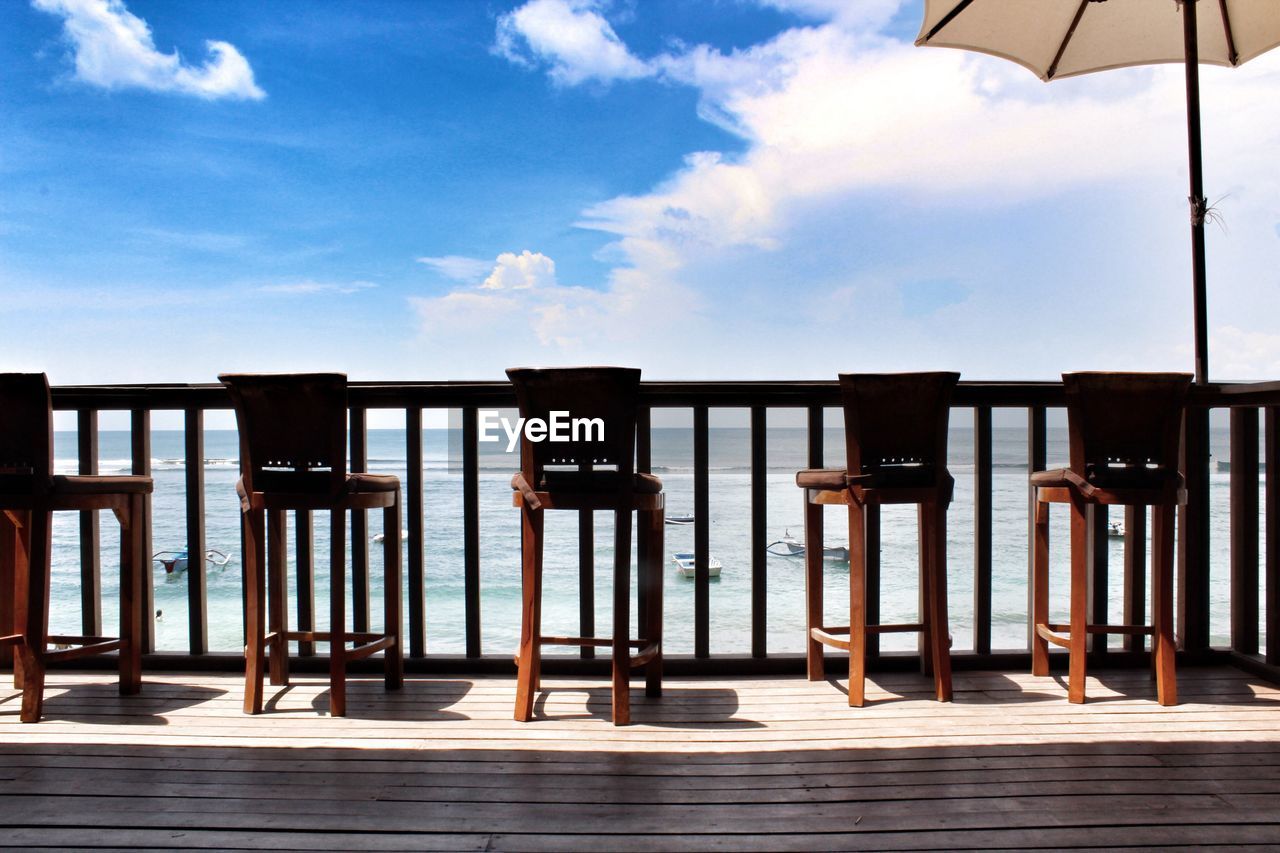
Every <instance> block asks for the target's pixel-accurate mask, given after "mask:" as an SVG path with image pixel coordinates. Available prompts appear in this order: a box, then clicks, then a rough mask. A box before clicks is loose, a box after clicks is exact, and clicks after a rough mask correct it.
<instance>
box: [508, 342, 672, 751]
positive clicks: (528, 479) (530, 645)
mask: <svg viewBox="0 0 1280 853" xmlns="http://www.w3.org/2000/svg"><path fill="white" fill-rule="evenodd" d="M507 376H509V377H510V378H511V382H512V384H513V385H514V386H515V391H516V400H517V402H518V404H519V407H520V415H521V417H522V418H524V419H525V420H526V423H527V422H528V421H530V420H533V419H539V420H541V421H542V422H544V423H546V424H548V425H549V426H550V427H551V428H552V429H553V430H554V429H555V424H556V422H557V419H564V420H560V421H559V422H560V423H562V424H563V433H564V435H565V436H566V437H567V438H568V439H569V440H567V441H556V440H550V438H549V440H546V441H532V440H531V439H530V437H529V431H528V430H526V431H525V433H524V437H523V438H522V440H521V445H520V449H521V463H520V473H518V474H516V475H515V477H514V478H512V481H511V486H512V488H513V489H514V496H513V501H514V505H515V506H517V507H519V508H520V510H521V522H522V526H521V540H520V541H521V554H522V563H523V571H522V590H523V618H522V620H521V623H520V651H519V654H518V656H517V658H516V663H517V665H518V666H519V675H518V679H517V682H516V711H515V718H516V719H517V720H519V721H520V722H526V721H528V720H529V719H531V718H532V717H533V699H534V694H535V693H536V692H537V691H538V689H539V674H540V669H541V665H542V647H543V646H544V645H553V644H554V645H567V646H607V647H610V648H611V649H612V654H613V722H614V725H619V726H621V725H626V724H628V723H630V722H631V693H630V676H631V670H632V669H634V668H637V667H641V666H643V667H644V668H645V693H646V695H648V696H660V695H661V694H662V536H663V527H662V525H663V494H662V481H660V480H659V479H658V478H657V477H655V476H653V475H652V474H645V473H637V472H636V471H635V443H636V408H637V400H638V398H639V392H640V371H639V370H634V369H629V368H622V367H565V368H545V369H543V368H513V369H511V370H508V371H507ZM569 419H573V420H569ZM557 509H566V510H588V511H596V510H603V511H609V512H612V513H613V514H614V520H615V525H616V526H615V532H614V556H613V636H612V638H597V637H547V636H543V634H542V545H543V537H542V522H543V512H544V511H546V510H557ZM632 512H636V513H638V521H637V524H638V526H639V531H638V535H639V536H641V537H644V538H645V539H646V540H647V543H646V544H647V549H648V550H647V551H646V552H645V553H646V554H647V557H648V560H647V562H646V563H642V564H641V565H640V567H639V575H640V579H639V582H640V596H641V600H642V602H643V606H642V608H641V612H642V613H644V614H645V617H646V624H645V625H643V626H641V630H642V633H643V636H642V638H641V639H638V640H631V639H629V637H630V616H631V513H632ZM633 648H634V649H637V650H638V651H637V653H636V654H634V655H633V654H631V649H633Z"/></svg>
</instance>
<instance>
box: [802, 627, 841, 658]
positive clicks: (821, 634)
mask: <svg viewBox="0 0 1280 853" xmlns="http://www.w3.org/2000/svg"><path fill="white" fill-rule="evenodd" d="M830 630H832V631H838V630H840V629H839V628H832V629H830ZM844 631H845V636H844V637H843V638H841V637H837V636H835V635H834V634H831V633H828V629H826V628H811V629H810V630H809V636H811V637H812V638H813V639H815V640H817V641H818V642H819V643H822V644H823V645H824V646H831V647H833V648H837V649H844V650H845V651H846V652H847V651H849V645H850V640H849V637H848V632H849V629H848V628H845V629H844Z"/></svg>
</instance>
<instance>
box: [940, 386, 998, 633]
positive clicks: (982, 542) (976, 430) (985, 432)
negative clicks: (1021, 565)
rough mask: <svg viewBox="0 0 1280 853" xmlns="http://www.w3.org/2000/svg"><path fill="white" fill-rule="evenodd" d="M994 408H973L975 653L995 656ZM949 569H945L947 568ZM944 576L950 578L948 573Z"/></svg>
mask: <svg viewBox="0 0 1280 853" xmlns="http://www.w3.org/2000/svg"><path fill="white" fill-rule="evenodd" d="M991 476H992V457H991V407H990V406H975V407H974V409H973V650H974V651H975V652H977V653H978V654H980V655H986V654H990V653H991V554H992V550H991V500H992V485H991ZM944 569H945V567H944ZM943 577H946V573H945V571H944V572H943Z"/></svg>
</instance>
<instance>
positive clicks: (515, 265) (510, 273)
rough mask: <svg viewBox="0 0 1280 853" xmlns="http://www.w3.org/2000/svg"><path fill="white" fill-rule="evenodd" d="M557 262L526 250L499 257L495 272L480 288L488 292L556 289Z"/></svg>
mask: <svg viewBox="0 0 1280 853" xmlns="http://www.w3.org/2000/svg"><path fill="white" fill-rule="evenodd" d="M555 284H556V262H555V261H553V260H551V259H550V258H548V257H547V256H546V255H544V254H542V253H541V252H530V251H529V250H528V249H525V250H524V251H523V252H521V253H520V254H518V255H517V254H515V253H514V252H503V253H502V254H501V255H498V260H497V263H495V264H494V265H493V271H492V272H491V273H489V276H488V278H486V279H485V280H484V281H483V282H482V283H481V284H480V286H481V287H483V288H484V289H486V290H524V289H526V288H530V287H554V286H555Z"/></svg>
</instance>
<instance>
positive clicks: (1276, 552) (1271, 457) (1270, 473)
mask: <svg viewBox="0 0 1280 853" xmlns="http://www.w3.org/2000/svg"><path fill="white" fill-rule="evenodd" d="M1263 427H1264V429H1265V441H1266V464H1267V471H1266V474H1267V485H1266V489H1267V493H1266V512H1267V520H1266V531H1267V534H1266V535H1267V552H1266V558H1265V561H1266V562H1265V566H1266V569H1265V571H1266V584H1267V663H1269V664H1271V665H1272V666H1280V406H1267V408H1266V418H1265V420H1264V422H1263Z"/></svg>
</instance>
